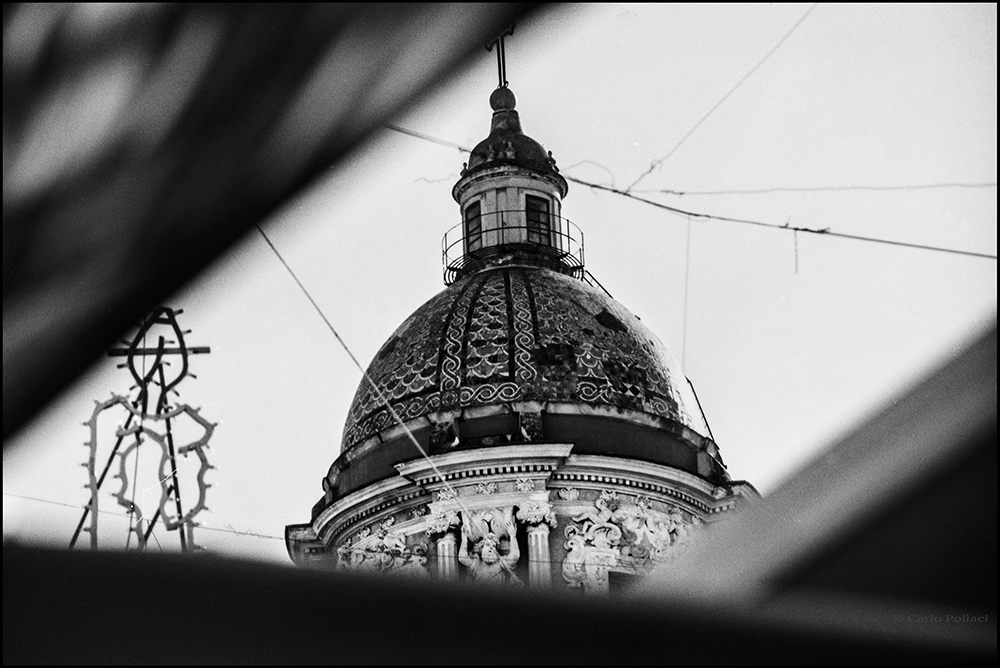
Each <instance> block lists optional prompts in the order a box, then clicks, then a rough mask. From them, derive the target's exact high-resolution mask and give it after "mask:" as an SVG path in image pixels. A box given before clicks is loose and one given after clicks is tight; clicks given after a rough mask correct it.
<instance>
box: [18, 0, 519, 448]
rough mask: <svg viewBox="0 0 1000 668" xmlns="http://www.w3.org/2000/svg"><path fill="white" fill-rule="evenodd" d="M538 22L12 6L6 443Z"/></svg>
mask: <svg viewBox="0 0 1000 668" xmlns="http://www.w3.org/2000/svg"><path fill="white" fill-rule="evenodd" d="M535 7H537V5H533V4H527V3H523V4H522V3H509V4H508V3H490V4H393V5H378V4H281V5H237V4H229V5H211V4H181V5H170V4H165V5H164V4H154V5H146V4H102V5H76V4H66V5H48V4H23V5H4V9H3V53H4V56H3V173H4V177H3V247H4V250H3V254H4V255H3V257H4V259H3V262H4V281H3V367H4V373H3V394H4V402H3V403H4V406H3V429H4V443H5V444H6V442H7V441H6V439H7V436H9V435H11V434H12V433H14V432H15V431H16V430H17V429H18V428H20V427H21V426H22V425H23V424H24V423H25V422H26V421H27V420H28V419H30V418H31V417H32V416H33V414H34V413H35V412H36V411H37V410H39V409H40V408H41V407H42V406H43V405H44V404H45V403H46V402H47V401H48V400H49V399H51V398H52V397H53V396H54V395H55V394H56V393H57V392H58V391H60V390H61V389H62V388H63V387H65V386H66V385H67V384H68V383H70V382H71V381H72V380H74V379H75V378H76V376H77V375H79V374H80V373H82V372H83V371H84V370H85V369H86V368H87V367H88V365H89V364H90V363H91V362H93V361H94V360H95V359H96V358H97V356H98V355H100V354H101V353H102V351H103V350H104V349H105V348H106V347H107V346H108V345H109V344H110V343H112V342H113V341H114V340H115V339H116V338H117V337H119V336H120V335H121V334H122V333H123V332H125V331H126V330H127V329H128V328H129V327H131V326H132V325H134V323H135V322H136V321H137V320H138V319H140V318H141V317H142V316H143V315H144V314H145V313H146V312H148V311H149V310H150V309H151V308H152V307H153V306H155V305H157V304H159V303H160V302H162V301H163V300H164V299H166V298H167V297H169V296H170V295H171V294H173V293H174V292H176V291H177V290H178V289H179V288H181V287H182V286H183V285H184V284H185V283H186V282H187V281H189V280H190V279H191V278H193V277H194V276H195V275H196V274H197V273H198V272H199V271H201V270H202V269H203V268H205V267H206V266H207V265H208V264H209V263H210V262H212V261H213V260H214V259H216V258H217V257H218V256H219V255H220V254H221V253H223V252H224V251H225V250H226V249H227V248H228V247H229V246H231V245H232V244H233V243H234V242H235V241H236V240H238V239H239V238H240V236H241V235H243V234H245V233H246V232H247V231H248V230H250V229H251V228H252V227H253V226H254V224H255V223H257V222H259V221H261V220H262V219H264V218H265V217H266V216H267V215H268V214H270V213H271V212H272V211H274V210H275V209H276V208H278V207H279V206H281V205H282V204H283V203H284V202H286V201H287V200H288V199H289V198H290V197H291V196H293V195H294V194H295V193H297V192H298V191H300V190H301V189H302V188H303V187H304V186H306V185H308V184H309V183H310V181H312V180H313V179H314V178H316V177H317V176H318V175H319V174H320V173H321V172H323V171H324V170H326V169H327V168H329V167H331V166H335V165H336V164H337V163H338V161H340V160H341V159H342V158H344V157H345V156H346V155H347V154H348V152H350V151H351V150H352V149H353V148H355V147H357V146H358V145H359V143H360V142H361V141H362V140H364V139H365V137H366V136H367V135H368V134H369V133H370V132H371V131H372V130H373V129H375V128H377V127H378V126H379V125H380V124H382V123H384V122H386V121H388V120H390V119H391V118H392V117H393V116H394V115H395V114H397V113H399V112H400V111H401V110H403V109H405V108H406V107H407V106H408V105H409V104H412V103H413V102H414V101H415V100H416V99H417V98H418V97H419V96H420V95H421V94H422V93H425V92H427V91H429V90H432V89H433V88H434V87H435V86H437V85H438V84H439V83H440V82H441V81H442V80H443V79H444V78H445V77H447V76H448V75H450V74H451V73H453V72H454V71H455V70H456V69H457V68H458V67H460V66H461V65H462V64H463V63H464V62H466V61H467V60H468V59H469V58H470V57H471V56H473V55H475V54H478V52H479V51H481V50H482V49H483V46H484V45H485V44H486V43H487V42H488V41H490V40H491V39H493V38H494V37H495V36H496V35H497V34H499V33H500V32H501V31H502V30H503V29H504V28H506V27H507V26H508V25H509V24H510V23H512V22H514V21H515V20H517V19H519V18H521V17H523V16H524V15H525V14H526V13H529V12H531V11H533V10H534V8H535Z"/></svg>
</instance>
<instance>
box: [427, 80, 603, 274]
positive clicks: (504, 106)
mask: <svg viewBox="0 0 1000 668" xmlns="http://www.w3.org/2000/svg"><path fill="white" fill-rule="evenodd" d="M516 104H517V100H516V98H515V96H514V93H513V91H511V89H510V88H508V87H507V86H506V85H502V86H499V87H498V88H497V89H496V90H494V91H493V93H492V94H491V95H490V107H492V109H493V118H492V120H491V122H490V134H489V136H488V137H487V138H486V139H484V140H483V141H481V142H479V144H477V145H476V147H475V148H474V149H472V153H471V154H470V156H469V161H468V163H466V164H465V165H464V166H463V169H462V175H461V178H459V180H458V182H457V183H456V184H455V186H454V188H452V197H454V198H455V201H456V202H458V205H459V209H460V211H461V222H460V223H459V224H458V225H456V226H455V227H453V228H452V229H451V230H449V231H448V233H447V234H445V237H444V242H443V247H444V248H443V255H444V275H445V283H446V284H448V285H450V284H451V283H452V282H454V281H455V280H457V279H458V278H461V277H462V276H465V275H467V274H468V273H469V272H471V271H475V270H478V269H480V268H482V267H483V266H487V265H489V264H495V263H497V262H508V263H509V262H518V263H528V264H534V265H541V266H546V267H548V268H550V269H553V270H555V271H559V272H560V273H565V274H568V275H572V276H576V277H577V278H579V277H580V276H582V273H583V235H582V233H581V232H580V231H579V229H578V228H577V227H576V226H575V225H573V223H571V222H570V221H568V220H566V219H565V218H563V217H562V215H561V213H562V200H563V198H564V197H565V196H566V193H567V192H568V191H569V186H568V184H567V183H566V179H564V178H563V177H562V176H561V175H560V174H559V168H558V167H556V161H555V159H554V158H553V157H552V152H551V151H546V150H545V149H544V148H543V147H542V145H541V144H539V143H538V142H537V141H535V140H534V139H532V138H531V137H529V136H527V135H525V134H524V132H523V131H522V130H521V119H520V117H519V116H518V113H517V110H516V109H515V106H516Z"/></svg>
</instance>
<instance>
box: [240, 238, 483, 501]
mask: <svg viewBox="0 0 1000 668" xmlns="http://www.w3.org/2000/svg"><path fill="white" fill-rule="evenodd" d="M256 227H257V231H258V232H260V235H261V236H262V237H264V241H266V242H267V245H268V246H270V247H271V250H272V251H274V254H275V255H276V256H277V257H278V260H280V261H281V264H283V265H284V266H285V269H287V270H288V273H289V274H291V275H292V278H293V279H294V280H295V282H296V284H298V286H299V289H300V290H302V294H304V295H305V296H306V299H308V300H309V303H311V304H312V305H313V308H314V309H316V312H317V313H319V316H320V317H321V318H322V319H323V322H325V323H326V326H327V328H329V330H330V331H331V332H332V333H333V336H334V338H336V339H337V342H338V343H340V346H341V347H342V348H343V349H344V352H346V353H347V356H348V357H350V358H351V361H352V362H354V366H356V367H358V370H359V371H361V375H362V376H363V377H364V379H365V381H367V382H368V384H369V385H370V386H371V388H372V390H374V391H375V396H376V397H378V401H379V403H380V404H381V405H382V406H384V407H385V409H386V410H387V411H388V412H389V414H390V415H391V416H392V419H393V420H394V421H395V422H396V424H398V425H399V426H400V427H401V428H402V429H403V431H404V432H406V436H407V437H408V438H409V439H410V442H411V443H413V447H415V448H416V449H417V451H418V452H419V453H420V456H421V457H423V458H424V460H425V461H426V462H427V463H428V464H430V467H431V469H432V470H433V471H434V474H435V475H436V476H437V477H438V479H439V480H440V481H441V484H442V485H444V488H445V489H446V490H448V491H449V492H450V493H451V495H452V496H453V498H454V499H455V501H456V502H457V503H458V505H459V506H460V507H461V508H462V510H463V511H465V512H466V513H468V512H469V511H468V509H467V508H466V507H465V504H464V503H462V500H461V498H460V497H459V496H458V493H457V492H456V491H455V488H454V487H452V486H451V484H450V483H449V482H448V480H447V478H445V476H444V474H443V473H441V471H440V470H439V469H438V467H437V464H435V463H434V460H432V459H431V458H430V455H428V454H427V451H426V450H424V447H423V446H422V445H420V442H419V441H418V440H417V438H416V436H414V435H413V432H412V431H410V428H409V427H407V426H406V424H405V423H404V422H403V419H402V418H401V417H400V416H399V413H397V412H396V409H394V408H393V407H392V405H391V404H390V403H389V399H388V397H386V396H385V394H384V393H383V392H382V390H380V389H379V387H378V385H376V384H375V381H373V380H372V379H371V376H369V375H368V372H367V371H365V368H364V367H363V366H361V363H360V362H358V358H357V357H355V356H354V353H352V352H351V349H350V348H349V347H348V346H347V343H345V342H344V339H342V338H341V337H340V334H338V333H337V330H336V329H335V328H334V326H333V324H332V323H331V322H330V319H329V318H327V317H326V314H324V313H323V309H321V308H320V307H319V304H317V303H316V300H315V299H313V298H312V295H310V294H309V291H308V290H307V289H306V286H305V285H303V284H302V281H300V280H299V277H298V276H296V275H295V272H294V271H293V270H292V268H291V266H289V264H288V263H287V262H285V258H283V257H282V256H281V253H279V252H278V249H277V248H276V247H275V245H274V244H273V243H271V240H270V239H269V238H268V236H267V235H266V234H265V233H264V230H263V229H262V228H261V226H260V225H257V226H256Z"/></svg>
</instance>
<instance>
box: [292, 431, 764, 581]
mask: <svg viewBox="0 0 1000 668" xmlns="http://www.w3.org/2000/svg"><path fill="white" fill-rule="evenodd" d="M572 451H573V446H572V445H570V444H550V443H538V444H531V445H514V446H495V447H491V448H484V449H476V450H467V451H462V452H453V453H449V454H445V455H437V456H433V457H431V458H429V459H426V460H425V459H416V460H413V461H410V462H406V463H403V464H399V465H397V467H396V468H397V470H398V476H397V477H396V478H394V479H391V480H387V481H383V482H382V483H379V484H376V485H374V486H371V487H369V488H365V489H363V490H359V491H357V492H355V493H353V494H351V495H348V496H346V497H344V498H343V499H340V500H339V501H338V502H336V503H334V504H333V505H331V506H330V507H329V508H327V509H326V510H324V511H323V512H321V513H320V514H319V515H318V516H317V517H316V520H315V521H314V522H312V523H311V524H307V525H297V526H291V527H288V539H289V545H290V547H291V546H292V545H297V546H299V548H300V549H299V550H297V551H296V550H292V556H293V559H294V560H295V561H296V563H299V564H302V565H309V566H315V567H321V568H327V569H333V568H335V569H339V570H345V571H352V572H379V573H386V574H393V575H397V574H398V575H406V576H410V577H421V578H432V579H437V580H467V581H473V582H477V583H479V582H485V583H490V584H500V585H504V586H511V587H519V586H525V585H527V586H530V587H531V588H546V589H548V588H554V589H565V590H568V591H577V592H580V593H582V594H606V593H607V592H608V591H609V587H610V583H611V582H612V580H613V579H614V578H615V577H623V578H625V579H631V580H633V581H637V580H638V581H641V578H643V577H645V576H647V575H649V574H650V573H653V572H654V571H656V570H658V569H663V568H669V564H670V561H671V560H672V559H673V558H674V557H675V556H676V555H677V554H678V553H679V552H680V551H682V550H683V549H684V548H685V546H686V545H687V544H688V543H689V542H690V541H691V540H692V539H694V538H695V537H696V536H697V534H698V532H701V531H704V530H705V529H706V527H710V526H711V525H712V524H713V523H714V522H717V521H719V520H722V519H723V518H725V517H727V516H728V515H730V514H731V513H732V511H734V510H735V509H737V508H738V507H739V506H741V505H742V504H744V503H746V502H748V501H752V500H753V499H754V498H756V497H757V494H756V492H755V491H754V490H753V488H752V487H751V486H750V485H749V484H747V483H727V484H724V485H721V486H716V485H712V484H710V483H708V482H707V481H705V480H704V479H702V478H700V477H698V476H696V475H692V474H689V473H686V472H684V471H680V470H677V469H674V468H671V467H665V466H662V465H657V464H650V463H645V462H636V461H632V460H626V459H621V458H617V457H609V456H608V457H606V456H593V455H573V454H572ZM439 474H440V475H441V476H442V477H443V479H442V477H439ZM308 545H313V546H315V549H313V550H312V551H310V550H308V549H301V548H302V547H303V546H308Z"/></svg>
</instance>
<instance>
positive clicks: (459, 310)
mask: <svg viewBox="0 0 1000 668" xmlns="http://www.w3.org/2000/svg"><path fill="white" fill-rule="evenodd" d="M368 375H369V377H370V378H371V379H372V381H373V382H374V383H375V384H376V385H377V386H378V387H379V389H380V390H381V391H382V393H383V394H384V395H385V396H386V397H387V398H388V400H389V402H390V403H391V405H392V407H393V409H394V410H395V411H396V412H397V413H398V414H399V416H400V417H401V418H402V419H403V420H409V419H412V418H416V417H420V416H423V415H427V414H429V413H434V412H438V411H443V410H451V409H460V408H465V407H470V406H481V405H490V404H501V403H507V402H511V401H553V402H577V403H585V404H595V405H608V406H617V407H620V408H625V409H630V410H635V411H641V412H645V413H650V414H653V415H657V416H660V417H663V418H667V419H670V420H673V421H675V422H679V423H680V424H682V425H684V426H686V427H688V428H690V429H693V430H694V431H696V432H698V433H701V434H705V433H706V431H707V430H706V427H705V424H704V421H703V419H702V417H701V415H700V413H696V412H693V411H691V410H688V409H689V408H695V407H696V404H695V401H696V400H695V399H694V397H693V392H692V391H691V390H690V388H689V386H688V383H687V380H686V379H685V378H684V377H683V375H682V374H681V373H680V371H679V370H678V369H677V367H676V364H675V363H674V362H673V361H672V360H671V359H670V358H669V356H668V355H667V354H666V351H665V350H664V349H663V346H662V344H661V343H660V342H659V340H658V339H656V337H655V336H653V335H652V334H651V333H650V332H649V331H648V330H647V329H646V328H645V326H643V325H642V324H641V323H640V322H639V320H638V319H637V318H636V317H635V316H634V315H633V314H631V313H630V312H629V311H628V310H627V309H625V308H624V307H623V306H621V305H620V304H618V303H617V302H616V301H614V300H613V299H612V298H611V297H609V296H608V295H606V294H605V293H603V292H601V291H600V290H597V289H596V288H593V287H591V286H589V285H587V284H586V283H583V282H582V281H579V280H577V279H574V278H571V277H568V276H564V275H562V274H559V273H557V272H554V271H551V270H548V269H542V268H521V267H508V268H500V269H489V270H485V271H482V272H480V273H477V274H474V275H471V276H469V277H467V278H465V279H462V280H460V281H458V282H456V283H455V284H454V285H452V286H451V287H449V288H448V289H446V290H444V291H443V292H441V293H439V294H438V295H436V296H435V297H433V298H432V299H430V300H429V301H428V302H427V303H426V304H424V305H423V306H421V307H420V308H419V309H417V311H416V312H415V313H414V314H413V315H412V316H411V317H410V318H408V319H407V320H406V321H405V322H404V323H403V324H402V325H400V327H399V328H398V329H397V330H396V332H395V333H394V334H393V335H392V337H390V339H389V340H388V341H387V342H386V343H385V345H383V346H382V348H381V350H379V352H378V353H377V354H376V356H375V359H374V360H373V361H372V363H371V365H370V366H369V368H368ZM392 423H393V419H392V417H391V415H390V414H389V412H388V411H387V410H385V408H384V407H383V406H380V404H379V400H378V397H377V395H376V393H375V392H373V391H372V388H371V386H370V385H369V384H368V383H367V382H363V383H362V384H361V385H360V386H359V388H358V391H357V393H356V395H355V397H354V402H353V404H352V405H351V409H350V411H349V413H348V418H347V423H346V425H345V427H344V438H343V449H344V450H345V451H346V450H348V449H350V448H352V447H353V446H355V445H357V444H359V443H361V442H363V441H365V440H367V439H368V438H370V437H372V436H374V435H375V434H377V433H379V432H381V431H382V430H384V429H387V428H389V427H392V426H393V425H392Z"/></svg>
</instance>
